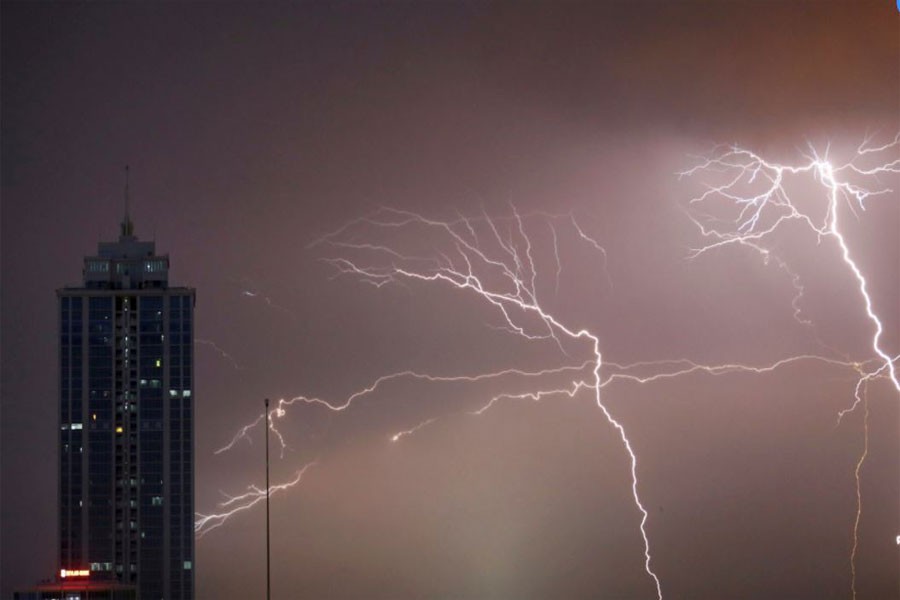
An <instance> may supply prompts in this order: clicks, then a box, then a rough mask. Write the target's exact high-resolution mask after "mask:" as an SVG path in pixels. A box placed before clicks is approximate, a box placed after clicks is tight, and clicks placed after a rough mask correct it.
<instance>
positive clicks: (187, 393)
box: [181, 390, 191, 398]
mask: <svg viewBox="0 0 900 600" xmlns="http://www.w3.org/2000/svg"><path fill="white" fill-rule="evenodd" d="M181 396H182V397H183V398H190V397H191V390H184V391H183V392H181Z"/></svg>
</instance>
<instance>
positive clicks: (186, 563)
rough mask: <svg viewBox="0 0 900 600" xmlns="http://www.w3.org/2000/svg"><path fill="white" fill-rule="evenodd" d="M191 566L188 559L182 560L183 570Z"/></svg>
mask: <svg viewBox="0 0 900 600" xmlns="http://www.w3.org/2000/svg"><path fill="white" fill-rule="evenodd" d="M192 566H193V565H191V561H189V560H186V561H184V569H185V570H188V569H190V568H191V567H192Z"/></svg>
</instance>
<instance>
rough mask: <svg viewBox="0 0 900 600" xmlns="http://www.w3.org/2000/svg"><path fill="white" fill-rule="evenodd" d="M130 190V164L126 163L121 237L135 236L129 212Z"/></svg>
mask: <svg viewBox="0 0 900 600" xmlns="http://www.w3.org/2000/svg"><path fill="white" fill-rule="evenodd" d="M129 201H130V198H129V192H128V165H125V217H124V218H123V219H122V234H121V237H123V238H126V237H134V223H132V222H131V216H130V215H129V212H128V208H129V207H128V204H129Z"/></svg>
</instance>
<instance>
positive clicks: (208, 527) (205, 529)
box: [194, 462, 316, 538]
mask: <svg viewBox="0 0 900 600" xmlns="http://www.w3.org/2000/svg"><path fill="white" fill-rule="evenodd" d="M315 465H316V463H315V462H311V463H307V464H305V465H303V467H302V468H301V469H300V470H299V471H297V473H296V474H295V475H294V478H293V479H291V480H289V481H286V482H284V483H279V484H277V485H270V486H269V495H270V496H274V495H275V494H276V493H278V492H283V491H284V490H287V489H289V488H292V487H294V486H295V485H297V484H298V483H300V481H301V480H302V479H303V475H304V474H305V473H306V471H307V469H309V468H310V467H313V466H315ZM223 495H224V496H225V500H224V501H222V502H220V503H219V508H221V509H225V510H223V511H222V512H217V513H210V514H202V513H197V518H196V519H195V521H194V533H195V534H196V535H197V537H198V538H201V537H203V536H204V535H206V534H207V533H209V532H210V531H212V530H213V529H216V528H218V527H221V526H222V525H224V524H225V522H226V521H227V520H228V519H229V518H231V517H232V516H234V515H236V514H237V513H239V512H243V511H245V510H249V509H250V508H252V507H253V506H255V505H256V504H258V503H260V502H262V501H263V500H265V499H266V489H265V488H260V487H259V486H256V485H249V486H247V491H246V492H244V493H243V494H239V495H237V496H229V495H228V494H225V493H224V492H223Z"/></svg>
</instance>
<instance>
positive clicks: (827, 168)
mask: <svg viewBox="0 0 900 600" xmlns="http://www.w3.org/2000/svg"><path fill="white" fill-rule="evenodd" d="M869 141H870V140H868V139H867V140H864V141H863V143H862V144H860V146H859V147H858V148H857V150H856V152H855V154H854V156H853V158H852V159H851V160H849V161H848V162H844V163H842V164H838V165H835V164H833V163H832V162H831V161H830V160H829V158H828V152H827V151H826V152H825V153H824V154H823V155H820V154H819V152H818V151H817V150H816V149H815V148H813V147H812V146H810V155H809V156H807V162H805V163H802V164H799V165H784V164H780V163H775V162H770V161H767V160H765V159H764V158H762V157H761V156H759V155H758V154H756V153H755V152H753V151H751V150H747V149H744V148H741V147H739V146H730V147H727V148H724V149H721V150H719V151H718V152H717V153H716V154H715V155H714V156H713V157H711V158H707V159H705V160H703V161H702V162H701V163H700V164H698V165H697V166H695V167H693V168H691V169H689V170H687V171H684V172H682V173H680V174H679V175H680V176H682V177H689V176H693V175H697V174H709V173H710V172H715V173H717V174H719V175H720V176H721V177H724V178H725V180H726V181H725V183H722V184H719V185H710V186H708V188H707V190H706V191H705V192H704V193H703V194H701V195H700V196H697V197H695V198H693V199H691V200H690V202H689V204H690V205H691V206H692V207H702V206H704V205H707V204H710V203H712V202H715V201H717V200H725V201H726V203H727V204H730V205H732V206H733V207H734V208H735V209H736V211H737V212H736V215H734V216H733V218H731V219H724V220H720V219H712V218H710V217H709V216H708V215H707V218H706V220H707V221H708V223H703V222H702V221H701V217H700V216H693V215H691V214H690V213H689V216H690V218H691V219H692V221H693V222H694V224H695V225H697V227H698V228H699V229H700V231H701V233H702V235H703V236H704V237H707V238H712V240H713V241H711V242H710V243H709V244H707V245H705V246H702V247H700V248H697V249H695V250H693V251H692V253H691V257H692V258H696V257H698V256H700V255H702V254H705V253H707V252H710V251H712V250H715V249H718V248H722V247H724V246H729V245H732V244H740V245H744V246H748V247H751V248H753V249H755V250H757V251H759V252H763V253H764V254H765V255H768V254H769V251H768V250H766V249H764V248H762V247H761V243H762V241H763V240H764V239H765V238H767V237H769V236H771V235H772V234H773V233H774V232H775V231H776V230H778V229H779V228H781V227H782V226H783V225H785V224H786V223H788V222H799V223H801V224H803V225H805V226H806V227H808V228H809V230H810V231H812V233H813V234H815V236H816V238H817V240H818V241H820V242H821V241H822V240H823V239H826V238H827V239H833V240H834V241H835V242H836V243H837V245H838V247H839V249H840V252H841V259H842V261H843V263H844V265H845V266H846V267H847V269H848V270H849V271H850V273H851V274H852V276H853V278H854V279H855V280H856V283H857V288H858V290H859V293H860V295H861V296H862V300H863V304H864V307H865V313H866V316H867V317H868V319H869V321H871V323H872V325H873V326H874V329H875V331H874V334H873V335H872V350H873V351H874V352H875V354H876V355H877V356H878V357H880V358H881V361H882V364H883V365H884V366H885V367H886V369H887V371H888V374H889V378H890V380H891V382H892V383H893V385H894V388H895V389H896V390H897V391H898V392H900V380H898V379H897V372H896V369H895V367H894V362H893V360H892V359H891V357H890V356H889V355H888V354H887V352H886V351H885V349H884V348H883V347H882V344H881V337H882V334H883V333H884V326H883V325H882V322H881V319H880V318H879V317H878V315H877V314H876V313H875V310H874V308H873V306H872V298H871V297H870V296H869V292H868V282H867V280H866V278H865V276H864V275H863V273H862V271H861V270H860V268H859V266H858V265H857V264H856V262H855V261H854V259H853V257H852V255H851V252H850V248H849V246H848V244H847V240H846V238H845V237H844V234H843V232H842V231H841V228H840V221H839V216H840V213H841V210H840V209H841V206H842V205H844V204H846V205H848V207H849V209H850V210H854V209H855V208H856V207H858V208H859V209H860V210H863V211H864V210H865V208H866V200H868V199H869V198H870V197H873V196H879V195H883V194H887V193H889V192H891V191H892V190H890V189H889V188H878V189H872V190H870V189H867V188H864V187H862V186H860V185H858V184H856V183H853V182H852V181H851V180H850V178H849V177H848V175H856V176H860V177H865V178H877V176H878V175H885V174H897V173H900V158H894V159H890V158H888V159H885V160H884V161H882V162H880V163H879V164H877V165H876V166H871V167H860V166H858V164H857V161H859V160H861V159H863V158H864V157H867V156H871V155H875V156H882V155H884V154H885V153H887V152H892V151H896V150H897V149H898V148H900V134H898V135H897V136H896V137H895V138H894V139H893V141H892V142H889V143H887V144H884V145H882V146H877V147H874V146H869ZM802 174H811V175H812V176H813V178H814V179H815V181H816V182H818V183H819V184H820V185H822V186H823V187H824V189H825V196H826V197H825V210H824V216H823V217H822V218H821V221H820V222H817V219H816V218H815V216H814V215H812V214H809V213H808V212H804V211H802V210H801V209H799V208H798V207H797V204H796V203H795V202H794V201H793V200H792V198H791V196H790V194H789V193H788V192H787V190H786V189H785V179H786V178H787V176H789V175H802ZM758 183H761V185H762V190H760V191H759V192H756V193H752V192H745V191H744V190H745V189H746V188H752V186H754V185H755V184H758ZM795 282H796V280H795ZM801 294H802V288H801ZM797 302H799V297H796V296H795V311H796V309H797V305H796V303H797ZM796 314H797V313H796V312H795V315H796Z"/></svg>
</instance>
